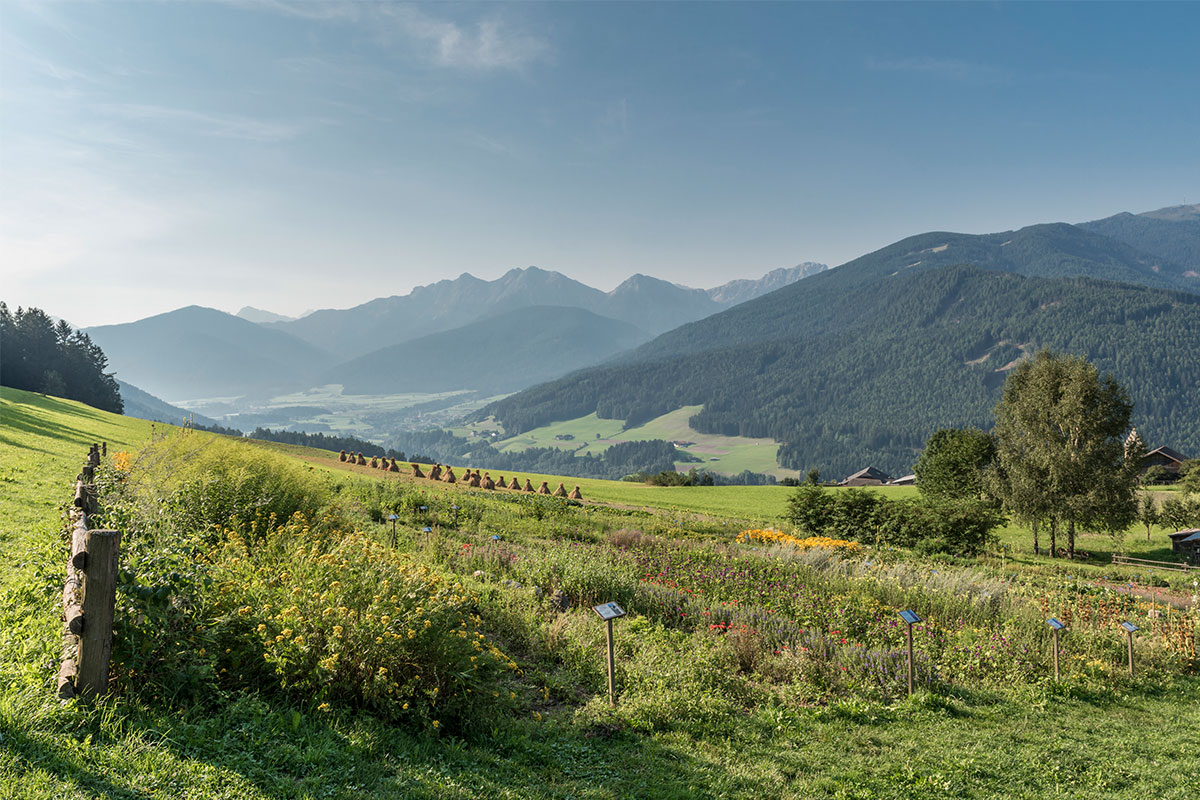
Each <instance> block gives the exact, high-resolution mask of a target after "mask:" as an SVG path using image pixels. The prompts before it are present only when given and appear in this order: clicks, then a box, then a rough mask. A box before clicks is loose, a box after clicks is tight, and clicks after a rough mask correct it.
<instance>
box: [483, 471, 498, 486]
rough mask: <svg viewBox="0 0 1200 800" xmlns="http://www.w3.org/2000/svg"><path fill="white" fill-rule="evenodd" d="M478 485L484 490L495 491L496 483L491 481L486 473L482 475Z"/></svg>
mask: <svg viewBox="0 0 1200 800" xmlns="http://www.w3.org/2000/svg"><path fill="white" fill-rule="evenodd" d="M479 485H480V486H482V487H483V488H484V489H495V488H496V482H495V481H494V480H492V478H491V476H489V475H488V474H487V473H486V472H485V473H483V480H481V481H480V482H479Z"/></svg>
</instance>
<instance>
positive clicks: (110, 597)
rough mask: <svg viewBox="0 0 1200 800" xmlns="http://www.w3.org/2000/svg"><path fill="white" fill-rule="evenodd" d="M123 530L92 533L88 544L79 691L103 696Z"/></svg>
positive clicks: (110, 648) (87, 539) (106, 682)
mask: <svg viewBox="0 0 1200 800" xmlns="http://www.w3.org/2000/svg"><path fill="white" fill-rule="evenodd" d="M120 545H121V534H120V532H119V531H88V532H87V536H86V539H85V544H84V553H83V555H84V559H83V563H84V569H83V575H84V578H83V604H82V605H83V617H82V619H81V620H80V623H79V624H80V626H81V627H82V631H81V633H80V634H79V672H78V675H77V677H76V679H75V690H76V692H77V693H79V694H81V695H94V694H101V693H103V692H104V691H105V690H106V689H107V688H108V663H109V660H110V659H111V658H112V635H113V608H114V606H115V605H116V597H117V556H118V553H119V551H120Z"/></svg>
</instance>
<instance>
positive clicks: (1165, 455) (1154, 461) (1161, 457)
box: [1142, 446, 1187, 480]
mask: <svg viewBox="0 0 1200 800" xmlns="http://www.w3.org/2000/svg"><path fill="white" fill-rule="evenodd" d="M1184 461H1187V459H1186V458H1185V457H1184V456H1183V455H1182V454H1180V453H1179V452H1177V451H1175V450H1172V449H1171V448H1169V447H1166V446H1163V447H1156V448H1154V449H1153V450H1151V451H1150V452H1149V453H1146V455H1145V456H1143V457H1142V472H1143V473H1145V472H1146V471H1147V470H1149V469H1150V468H1151V467H1162V468H1163V469H1164V470H1166V472H1167V475H1168V476H1170V477H1169V480H1175V479H1176V478H1178V477H1179V467H1180V465H1182V464H1183V462H1184Z"/></svg>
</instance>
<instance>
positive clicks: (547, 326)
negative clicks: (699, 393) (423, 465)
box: [320, 306, 650, 394]
mask: <svg viewBox="0 0 1200 800" xmlns="http://www.w3.org/2000/svg"><path fill="white" fill-rule="evenodd" d="M648 338H650V337H649V334H647V333H645V332H644V331H641V330H639V329H637V328H635V327H633V326H632V325H628V324H626V323H624V322H620V321H618V320H615V319H609V318H607V317H601V316H599V315H597V314H593V313H591V312H590V311H584V310H583V309H580V308H564V307H561V306H533V307H529V308H522V309H518V310H516V311H510V312H508V313H506V314H500V315H498V316H495V317H490V318H488V319H484V320H481V321H479V322H474V323H471V324H470V325H465V326H463V327H461V328H455V329H454V330H450V331H443V332H441V333H435V334H433V335H431V336H426V337H422V338H420V339H416V340H414V341H411V342H404V343H403V344H397V345H392V346H391V347H385V348H383V349H380V350H377V351H375V352H373V353H368V354H367V355H365V356H362V357H360V358H356V359H354V360H352V361H349V362H347V363H345V364H341V365H339V366H338V367H336V368H334V369H332V370H330V371H329V372H328V373H327V374H326V375H325V377H323V378H322V379H321V381H320V382H322V383H340V384H342V385H343V389H344V391H345V392H346V393H347V394H389V393H404V392H444V391H450V390H453V389H476V390H484V391H489V392H493V393H499V392H511V391H515V390H517V389H520V388H523V387H525V386H530V385H532V384H535V383H538V382H539V381H545V380H549V379H551V378H556V377H558V376H560V375H565V374H567V373H568V372H571V371H573V370H576V369H579V368H580V367H586V366H591V365H592V364H597V363H599V362H601V361H603V360H604V359H605V358H607V357H609V356H611V355H613V354H614V353H617V352H620V351H622V350H627V349H629V348H630V347H634V346H636V345H638V344H640V343H641V342H644V341H646V339H648Z"/></svg>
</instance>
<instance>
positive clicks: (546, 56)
mask: <svg viewBox="0 0 1200 800" xmlns="http://www.w3.org/2000/svg"><path fill="white" fill-rule="evenodd" d="M224 1H225V2H226V3H227V4H229V5H234V6H237V7H239V8H244V9H250V10H255V11H265V12H271V13H276V14H282V15H285V16H289V17H295V18H299V19H306V20H313V21H324V22H342V23H353V24H358V25H362V26H366V27H368V28H370V29H371V30H372V31H373V32H374V33H375V34H376V35H378V36H380V37H383V38H384V39H387V40H393V39H395V38H397V37H399V38H401V39H404V40H407V41H408V42H411V43H415V44H417V45H418V46H419V47H420V48H421V49H422V54H423V56H424V57H425V58H427V59H428V60H429V61H430V62H432V63H433V64H435V65H437V66H441V67H449V68H453V69H465V70H479V71H489V70H518V69H521V68H523V67H525V66H528V65H530V64H534V63H537V62H540V61H548V60H550V59H551V58H552V57H553V54H554V49H553V47H551V45H550V43H549V42H548V41H547V40H546V39H545V38H543V37H541V36H537V35H535V34H533V33H531V32H529V31H527V30H524V29H522V28H520V27H518V26H516V25H514V24H513V23H511V22H510V21H508V20H507V19H506V18H504V17H503V16H501V15H500V14H499V13H498V12H493V13H491V14H490V15H489V16H487V17H485V18H482V19H478V20H474V21H469V22H463V21H457V20H454V19H450V18H447V17H442V16H436V15H434V14H432V13H429V12H428V11H427V10H425V9H423V8H418V7H417V6H415V5H408V4H400V3H366V2H327V3H311V2H297V0H224Z"/></svg>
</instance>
